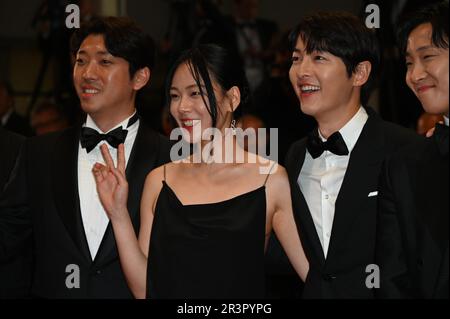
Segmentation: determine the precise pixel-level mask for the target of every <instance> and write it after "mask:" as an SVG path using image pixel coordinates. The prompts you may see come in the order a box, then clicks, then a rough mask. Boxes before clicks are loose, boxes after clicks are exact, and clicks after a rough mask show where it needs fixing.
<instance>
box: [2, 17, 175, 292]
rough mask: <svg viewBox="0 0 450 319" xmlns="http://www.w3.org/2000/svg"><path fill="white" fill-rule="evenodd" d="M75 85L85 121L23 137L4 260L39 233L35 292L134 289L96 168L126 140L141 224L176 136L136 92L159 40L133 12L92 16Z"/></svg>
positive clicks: (82, 34)
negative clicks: (156, 125) (148, 114)
mask: <svg viewBox="0 0 450 319" xmlns="http://www.w3.org/2000/svg"><path fill="white" fill-rule="evenodd" d="M72 49H73V52H74V53H75V55H76V62H75V66H74V71H73V79H74V86H75V88H76V91H77V94H78V96H79V99H80V102H81V107H82V109H83V111H84V112H86V113H87V117H86V121H85V123H84V124H83V125H82V126H79V127H76V128H72V129H68V130H66V131H63V132H61V133H55V134H50V135H46V136H43V137H36V138H33V139H31V140H29V141H27V142H26V143H25V147H24V149H23V151H22V152H21V155H20V164H19V165H20V166H19V167H18V169H17V171H16V172H15V176H14V177H13V178H12V181H11V183H10V184H9V186H8V187H7V189H6V191H5V194H4V196H3V198H2V199H1V201H0V210H1V214H0V259H1V258H2V257H4V256H5V255H10V254H13V253H14V251H15V249H16V247H17V246H18V245H19V244H21V243H22V242H23V240H24V239H26V238H27V236H29V234H30V232H31V229H32V237H33V241H34V258H35V260H34V271H33V283H32V295H34V296H37V297H43V298H131V297H132V294H131V292H130V290H129V288H128V287H127V283H126V280H125V277H124V275H123V273H122V270H121V266H120V262H119V258H118V253H117V248H116V243H115V239H114V234H113V231H112V229H111V225H110V223H109V220H108V218H107V216H106V214H105V212H104V209H103V207H102V206H101V203H100V200H99V198H98V195H97V191H96V186H95V181H94V177H93V175H92V167H93V165H94V164H95V163H96V162H102V161H103V160H102V155H101V153H100V146H101V145H102V144H105V143H106V145H107V146H108V148H109V151H110V152H112V153H113V154H115V153H116V152H117V149H116V148H117V146H118V145H119V144H121V143H124V145H125V152H126V160H127V169H126V172H127V178H128V179H129V187H130V192H129V198H128V209H129V212H130V215H131V219H132V221H133V225H134V227H135V230H136V232H138V225H139V219H140V216H139V207H140V201H141V193H142V188H143V185H144V181H145V178H146V176H147V174H148V173H149V172H150V171H151V170H152V169H153V168H155V167H157V166H160V165H161V164H163V163H165V162H167V161H168V160H169V153H170V145H169V142H168V141H167V140H166V139H165V138H163V137H162V136H160V135H159V134H157V133H155V132H154V131H152V130H151V129H149V128H148V127H146V126H145V125H144V124H143V123H142V121H141V120H140V119H139V116H138V115H137V113H136V108H135V98H136V94H138V91H139V90H140V89H142V88H143V87H144V86H145V85H147V83H148V81H149V78H150V70H151V69H152V67H153V63H154V55H155V52H154V51H155V50H154V45H153V42H152V41H151V39H150V38H149V37H148V36H146V35H145V34H144V33H143V32H142V31H141V30H140V29H139V28H138V27H137V26H136V25H135V24H134V23H133V22H132V21H131V20H129V19H127V18H113V17H111V18H104V19H96V20H92V21H90V22H89V23H87V24H86V25H84V26H82V28H81V29H79V30H77V31H76V33H75V34H74V37H73V38H72Z"/></svg>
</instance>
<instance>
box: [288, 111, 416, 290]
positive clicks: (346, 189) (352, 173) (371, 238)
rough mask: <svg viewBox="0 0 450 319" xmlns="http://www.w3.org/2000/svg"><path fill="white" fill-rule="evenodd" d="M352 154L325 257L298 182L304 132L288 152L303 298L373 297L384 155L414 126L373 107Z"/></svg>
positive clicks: (409, 136)
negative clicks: (305, 263)
mask: <svg viewBox="0 0 450 319" xmlns="http://www.w3.org/2000/svg"><path fill="white" fill-rule="evenodd" d="M367 112H368V115H369V118H368V120H367V122H366V124H365V126H364V128H363V130H362V132H361V135H360V137H359V139H358V141H357V143H356V145H355V147H354V149H353V151H352V153H351V154H350V160H349V164H348V168H347V171H346V174H345V177H344V180H343V182H342V186H341V189H340V192H339V195H338V198H337V200H336V204H335V215H334V220H333V227H332V234H331V238H330V244H329V247H328V255H327V258H326V259H325V256H324V253H323V249H322V246H321V244H320V241H319V237H318V235H317V232H316V228H315V226H314V222H313V219H312V217H311V213H310V211H309V208H308V205H307V202H306V200H305V198H304V196H303V194H302V192H301V191H300V187H299V185H298V184H297V179H298V176H299V175H300V171H301V168H302V166H303V163H304V160H305V154H306V138H304V139H302V140H300V141H298V142H296V143H295V144H294V145H293V146H292V147H291V149H290V151H289V152H288V155H287V157H286V169H287V171H288V175H289V179H290V184H291V193H292V201H293V210H294V215H295V217H296V222H297V226H298V229H299V233H300V237H301V239H302V244H303V247H304V249H305V253H306V256H307V258H308V260H309V262H310V271H309V274H308V276H307V279H306V282H305V287H304V291H303V297H304V298H373V291H372V290H371V289H368V288H367V287H366V285H365V281H366V277H367V276H368V273H366V267H367V266H368V265H369V264H373V263H374V260H375V230H376V229H375V225H376V211H377V209H376V208H377V197H376V196H373V197H368V195H369V193H371V192H375V191H377V190H378V178H379V173H380V169H381V165H382V162H383V160H384V159H385V158H386V157H387V156H388V155H389V154H391V153H392V152H393V151H394V150H396V149H397V148H398V147H400V146H402V145H404V144H406V143H409V142H410V141H411V140H414V138H415V137H416V135H415V133H414V132H410V131H408V130H407V129H404V128H401V127H399V126H396V125H394V124H390V123H387V122H384V121H382V120H381V118H379V117H378V115H377V114H376V113H375V112H374V111H373V110H371V109H367Z"/></svg>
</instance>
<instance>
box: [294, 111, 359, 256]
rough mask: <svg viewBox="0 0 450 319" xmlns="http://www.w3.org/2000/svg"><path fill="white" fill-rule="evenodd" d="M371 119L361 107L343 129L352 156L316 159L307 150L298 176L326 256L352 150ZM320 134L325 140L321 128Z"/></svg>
mask: <svg viewBox="0 0 450 319" xmlns="http://www.w3.org/2000/svg"><path fill="white" fill-rule="evenodd" d="M367 119H368V115H367V112H366V110H365V109H364V108H363V107H360V109H359V110H358V112H357V113H356V114H355V115H354V116H353V118H352V119H351V120H350V121H349V122H348V123H347V124H346V125H345V126H344V127H343V128H341V129H340V130H339V132H340V133H341V135H342V138H343V139H344V141H345V144H346V145H347V148H348V151H349V154H348V155H346V156H338V155H335V154H333V153H331V152H330V151H325V152H323V153H322V155H320V156H319V157H318V158H316V159H313V158H312V156H311V154H309V152H308V151H306V156H305V162H304V164H303V167H302V169H301V171H300V175H299V176H298V179H297V183H298V184H299V186H300V189H301V191H302V193H303V195H304V196H305V199H306V202H307V204H308V208H309V211H310V212H311V216H312V219H313V221H314V225H315V227H316V231H317V234H318V235H319V240H320V243H321V244H322V248H323V252H324V256H325V257H326V256H327V253H328V246H329V243H330V238H331V231H332V227H333V220H334V213H335V203H336V199H337V197H338V195H339V190H340V189H341V185H342V181H343V180H344V176H345V172H346V171H347V166H348V162H349V159H350V155H351V152H352V150H353V148H354V146H355V144H356V142H357V141H358V138H359V136H360V134H361V131H362V130H363V128H364V125H365V124H366V122H367ZM319 136H320V138H321V139H322V140H323V141H325V139H324V138H323V137H322V135H321V134H320V131H319Z"/></svg>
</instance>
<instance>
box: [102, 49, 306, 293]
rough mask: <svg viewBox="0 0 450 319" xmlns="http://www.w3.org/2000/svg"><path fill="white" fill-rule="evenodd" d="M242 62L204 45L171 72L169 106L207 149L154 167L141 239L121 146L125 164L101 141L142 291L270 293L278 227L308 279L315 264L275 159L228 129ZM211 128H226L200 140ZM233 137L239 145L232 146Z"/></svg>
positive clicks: (111, 193)
mask: <svg viewBox="0 0 450 319" xmlns="http://www.w3.org/2000/svg"><path fill="white" fill-rule="evenodd" d="M237 65H238V64H235V63H233V58H232V56H231V55H230V54H229V53H228V52H227V51H226V50H225V49H223V48H220V47H218V46H214V45H203V46H199V47H197V48H194V49H191V50H189V51H187V52H186V53H184V54H183V55H182V56H181V57H180V59H179V60H178V61H177V62H176V63H175V65H174V67H173V69H172V71H171V72H170V73H169V76H168V82H167V83H168V87H167V95H168V101H169V106H170V111H171V114H172V116H173V117H174V118H175V120H176V121H177V122H178V125H179V126H180V127H181V128H183V129H184V130H183V137H184V139H185V140H187V141H188V142H190V143H192V144H194V145H198V146H199V147H200V148H201V151H202V154H203V156H200V157H201V160H198V161H196V160H195V156H190V157H188V158H186V159H185V160H183V161H178V162H172V163H169V164H167V165H165V166H162V167H159V168H157V169H155V170H154V171H152V172H151V173H150V174H149V175H148V177H147V179H146V182H145V187H144V194H143V196H142V204H141V225H140V233H139V237H138V238H136V235H135V233H134V230H133V226H132V224H131V221H130V218H129V215H128V212H127V195H128V187H127V181H126V178H125V159H124V148H123V145H120V146H119V151H118V159H117V166H115V165H114V162H113V160H112V158H111V156H110V154H109V153H108V149H107V148H106V147H105V146H102V152H103V156H104V157H105V162H106V166H105V165H101V164H96V165H95V166H94V168H93V173H94V175H95V177H96V182H97V189H98V193H99V196H100V199H101V201H102V204H103V206H104V207H105V211H106V212H107V214H108V216H109V218H110V221H111V224H112V226H113V229H114V234H115V237H116V241H117V246H118V250H119V254H120V260H121V263H122V267H123V270H124V273H125V276H126V278H127V281H128V284H129V286H130V289H131V290H132V292H133V294H134V296H135V297H136V298H144V297H146V296H147V297H148V298H263V297H264V284H265V283H264V252H265V248H266V244H267V241H268V238H269V235H270V232H271V230H272V229H273V230H274V231H275V233H276V234H277V237H278V238H279V240H280V242H281V244H282V245H283V248H284V249H285V251H286V253H287V255H288V257H289V259H290V261H291V263H292V265H293V267H294V269H295V270H296V271H297V273H298V274H299V276H300V277H301V278H302V279H303V280H305V277H306V275H307V272H308V269H309V265H308V261H307V259H306V257H305V254H304V252H303V248H302V246H301V242H300V238H299V235H298V232H297V228H296V225H295V221H294V217H293V213H292V207H291V198H290V189H289V182H288V178H287V174H286V172H285V170H284V168H282V167H281V166H279V165H278V164H276V163H275V162H273V161H269V160H267V159H264V158H262V157H259V156H256V155H253V157H252V155H251V154H249V153H246V152H245V151H244V150H243V149H242V148H241V146H240V145H239V143H237V141H236V136H235V134H234V132H235V131H234V129H230V126H231V127H233V128H234V114H235V111H236V109H237V108H238V106H239V105H240V104H241V101H244V100H245V97H244V95H245V92H247V89H246V85H245V84H246V80H245V75H244V73H243V70H241V69H240V68H239V67H237ZM208 128H216V129H217V132H218V133H219V134H218V135H217V136H215V137H214V138H213V139H208V140H202V137H205V135H208V134H205V130H207V129H208ZM230 134H231V136H230ZM227 138H228V139H229V140H231V145H232V146H233V147H232V150H233V151H230V147H225V145H227V144H226V143H225V140H226V139H227ZM212 141H213V142H214V143H212ZM211 145H213V148H212V151H211V150H208V149H207V148H208V147H209V146H211ZM239 152H241V153H239ZM237 154H243V155H244V157H243V158H244V160H243V161H239V159H238V155H237ZM197 159H198V158H197ZM252 159H256V161H253V160H252Z"/></svg>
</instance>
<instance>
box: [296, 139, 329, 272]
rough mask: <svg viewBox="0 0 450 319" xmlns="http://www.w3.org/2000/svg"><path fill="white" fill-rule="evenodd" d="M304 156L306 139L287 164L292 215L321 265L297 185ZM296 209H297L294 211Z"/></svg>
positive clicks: (321, 257)
mask: <svg viewBox="0 0 450 319" xmlns="http://www.w3.org/2000/svg"><path fill="white" fill-rule="evenodd" d="M305 156H306V139H303V140H301V141H300V142H299V144H298V145H297V148H296V149H295V150H294V155H293V157H292V159H291V160H290V161H289V162H288V163H287V165H288V167H287V169H288V171H289V172H292V173H290V174H289V179H290V184H291V188H292V191H291V193H292V199H293V202H294V215H295V217H296V218H297V219H298V220H300V225H301V228H300V232H303V233H305V236H304V237H306V238H309V243H310V244H311V246H312V249H313V251H314V254H316V258H317V260H319V261H320V262H321V264H323V263H324V262H325V256H324V253H323V249H322V245H321V244H320V240H319V236H318V235H317V231H316V227H315V226H314V221H313V219H312V216H311V212H310V210H309V207H308V203H307V202H306V199H305V197H304V196H303V193H302V191H301V190H300V186H299V185H298V177H299V175H300V172H301V169H302V167H303V164H304V162H305ZM295 208H297V209H295Z"/></svg>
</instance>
